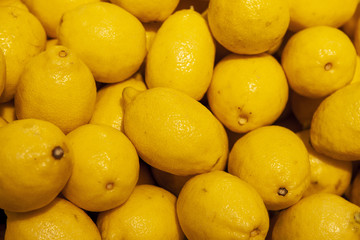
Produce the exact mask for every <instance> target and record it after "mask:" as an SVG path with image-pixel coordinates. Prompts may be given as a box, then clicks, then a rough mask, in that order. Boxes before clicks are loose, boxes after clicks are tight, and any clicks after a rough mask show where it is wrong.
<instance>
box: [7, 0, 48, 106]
mask: <svg viewBox="0 0 360 240" xmlns="http://www.w3.org/2000/svg"><path fill="white" fill-rule="evenodd" d="M0 35H1V38H0V49H2V50H3V53H4V56H5V62H6V82H5V89H4V91H3V93H2V95H1V96H0V102H8V101H10V100H11V99H13V97H14V94H15V91H16V86H17V83H18V81H19V78H20V75H21V73H22V72H23V69H24V66H25V64H26V63H27V62H28V60H30V59H31V58H32V57H33V56H35V55H37V54H39V53H40V52H41V51H43V50H44V49H45V44H46V33H45V30H44V28H43V27H42V25H41V23H40V22H39V20H38V19H37V18H36V17H35V16H34V15H32V14H31V13H30V12H29V11H27V10H24V9H21V8H18V7H0Z"/></svg>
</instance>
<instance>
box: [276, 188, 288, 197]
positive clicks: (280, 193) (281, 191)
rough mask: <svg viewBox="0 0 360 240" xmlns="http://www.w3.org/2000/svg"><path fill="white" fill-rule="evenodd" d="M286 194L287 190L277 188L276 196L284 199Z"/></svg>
mask: <svg viewBox="0 0 360 240" xmlns="http://www.w3.org/2000/svg"><path fill="white" fill-rule="evenodd" d="M287 193H288V190H287V189H286V188H279V190H278V194H279V195H280V196H283V197H284V196H285V195H286V194H287Z"/></svg>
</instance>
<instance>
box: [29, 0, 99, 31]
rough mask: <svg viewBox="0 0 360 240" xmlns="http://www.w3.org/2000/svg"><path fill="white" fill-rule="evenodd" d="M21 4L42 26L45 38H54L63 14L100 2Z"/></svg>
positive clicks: (31, 0) (36, 1)
mask: <svg viewBox="0 0 360 240" xmlns="http://www.w3.org/2000/svg"><path fill="white" fill-rule="evenodd" d="M23 2H24V3H25V4H26V6H27V7H28V8H29V11H30V12H31V13H33V14H34V15H35V16H36V17H37V18H38V19H39V21H40V22H41V24H42V25H43V26H44V29H45V31H46V33H47V36H48V37H50V38H56V37H57V33H56V31H57V28H58V25H59V23H60V19H61V17H62V15H63V14H64V13H65V12H67V11H69V10H72V9H74V8H76V7H78V6H80V5H83V4H86V3H92V2H100V0H65V1H64V0H55V1H54V0H53V1H47V0H23Z"/></svg>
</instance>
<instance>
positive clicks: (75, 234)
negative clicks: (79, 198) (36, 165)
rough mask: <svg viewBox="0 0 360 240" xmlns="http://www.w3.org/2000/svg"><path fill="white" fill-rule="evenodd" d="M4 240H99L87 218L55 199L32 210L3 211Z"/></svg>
mask: <svg viewBox="0 0 360 240" xmlns="http://www.w3.org/2000/svg"><path fill="white" fill-rule="evenodd" d="M5 213H6V216H7V221H6V225H7V228H6V232H5V239H6V240H19V239H21V240H35V239H36V240H39V239H51V240H73V239H84V240H85V239H86V240H100V239H101V237H100V234H99V230H98V229H97V228H96V225H95V223H94V222H93V221H92V220H91V218H90V217H89V216H88V215H87V214H86V213H85V212H84V211H83V210H81V209H80V208H78V207H76V206H75V205H74V204H72V203H71V202H69V201H67V200H65V199H62V198H56V199H54V201H52V202H51V203H50V204H48V205H47V206H45V207H43V208H40V209H37V210H35V211H30V212H25V213H15V212H9V211H6V212H5Z"/></svg>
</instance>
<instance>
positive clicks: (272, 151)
mask: <svg viewBox="0 0 360 240" xmlns="http://www.w3.org/2000/svg"><path fill="white" fill-rule="evenodd" d="M228 171H229V173H231V174H233V175H235V176H238V177H239V178H241V179H243V180H244V181H246V182H248V183H249V184H251V185H252V186H253V187H254V188H255V189H256V190H257V191H258V193H259V194H260V196H261V197H262V198H263V200H264V203H265V205H266V207H267V209H269V210H280V209H284V208H287V207H289V206H291V205H293V204H295V203H296V202H297V201H299V200H300V199H301V197H302V195H303V193H304V192H305V190H306V189H307V188H308V186H309V183H310V162H309V154H308V152H307V150H306V147H305V145H304V144H303V142H302V141H301V139H300V138H299V137H298V136H296V134H295V133H294V132H292V131H290V130H289V129H287V128H284V127H280V126H265V127H261V128H258V129H255V130H252V131H251V132H249V133H247V134H246V135H244V136H243V137H241V138H240V139H239V140H238V141H237V142H236V143H235V145H234V146H233V148H232V149H231V151H230V154H229V162H228Z"/></svg>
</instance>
